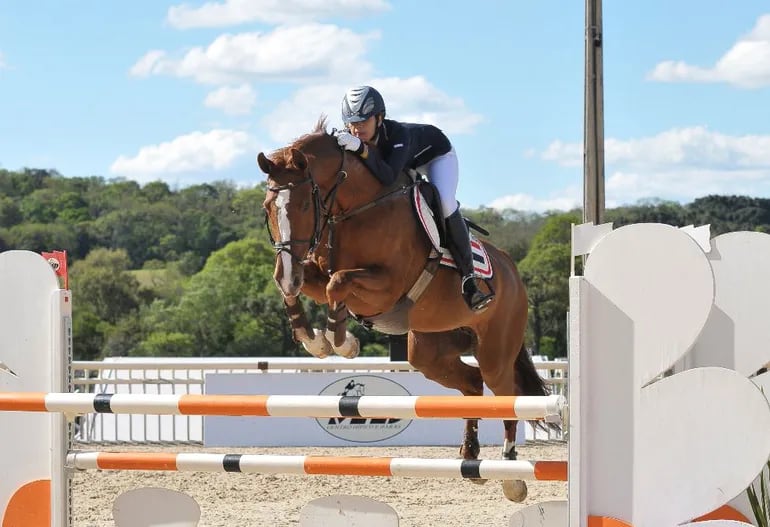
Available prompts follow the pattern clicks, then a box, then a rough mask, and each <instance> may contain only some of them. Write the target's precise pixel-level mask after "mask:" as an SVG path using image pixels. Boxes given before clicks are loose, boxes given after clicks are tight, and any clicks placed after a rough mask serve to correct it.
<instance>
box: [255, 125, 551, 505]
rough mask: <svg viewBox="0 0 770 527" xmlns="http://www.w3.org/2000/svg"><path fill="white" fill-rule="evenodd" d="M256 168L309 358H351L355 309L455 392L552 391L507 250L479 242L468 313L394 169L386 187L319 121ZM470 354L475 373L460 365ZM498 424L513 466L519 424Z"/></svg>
mask: <svg viewBox="0 0 770 527" xmlns="http://www.w3.org/2000/svg"><path fill="white" fill-rule="evenodd" d="M257 163H258V165H259V167H260V169H261V170H262V172H264V173H265V174H266V176H267V187H266V188H267V191H266V197H265V201H264V203H263V208H264V212H265V216H266V224H267V229H268V232H269V233H270V237H271V239H272V241H273V244H274V247H275V250H276V263H275V272H274V276H273V278H274V279H275V282H276V284H277V286H278V288H279V290H280V292H281V293H282V295H283V297H284V303H285V306H286V310H287V314H288V316H289V319H290V322H291V325H292V331H293V335H294V338H295V340H296V341H297V342H301V343H302V344H303V346H304V347H305V349H306V350H307V351H308V352H309V353H311V354H313V355H315V356H318V357H325V356H326V355H328V354H330V353H337V354H339V355H342V356H343V357H348V358H351V357H354V356H356V355H357V354H358V341H357V339H356V338H355V337H354V336H353V335H352V334H351V333H350V332H348V331H347V330H346V325H345V321H346V320H347V317H348V315H349V314H352V315H353V316H354V317H356V318H359V319H363V320H365V321H370V322H371V321H373V322H374V329H378V326H377V322H380V323H382V324H381V327H382V328H384V329H383V330H384V331H385V332H392V333H401V334H403V333H406V332H408V337H407V356H408V361H409V363H410V364H411V365H412V366H413V367H414V368H415V369H416V370H418V371H420V372H422V374H423V375H424V376H425V377H426V378H427V379H429V380H432V381H435V382H437V383H439V384H441V385H442V386H445V387H448V388H451V389H457V390H459V391H460V392H461V393H462V394H463V395H470V396H477V395H483V394H484V384H486V385H487V387H488V388H489V389H490V390H491V392H492V393H494V394H495V395H546V394H547V393H548V390H547V388H546V386H545V384H544V381H543V379H542V378H541V377H540V375H539V374H538V373H537V371H536V369H535V366H534V364H533V362H532V359H531V357H530V355H529V353H528V352H527V350H526V348H525V347H524V332H525V329H526V324H527V311H528V299H527V292H526V288H525V286H524V284H523V283H522V280H521V277H520V275H519V273H518V270H517V268H516V265H515V264H514V262H513V260H512V259H511V258H510V256H508V254H506V253H505V252H504V251H502V250H500V249H498V248H496V247H495V246H494V245H493V244H491V243H489V242H488V241H484V242H483V245H484V249H485V250H486V252H487V254H488V257H489V259H490V261H491V265H492V268H493V270H494V273H493V275H492V277H491V278H490V279H489V286H490V287H491V288H493V290H494V291H495V293H496V296H495V299H494V300H493V301H492V302H491V303H490V304H489V306H488V307H487V308H486V309H485V310H483V311H481V312H477V311H471V310H470V309H469V308H468V306H467V305H466V303H465V301H464V300H463V298H462V296H461V294H460V279H461V278H460V275H459V273H458V272H457V271H456V270H454V269H451V268H447V267H439V266H438V263H437V261H438V259H437V258H436V253H435V248H434V247H433V244H432V242H431V240H430V237H429V235H428V234H426V232H425V229H424V228H423V227H422V226H421V225H420V224H419V223H418V219H417V215H416V214H415V213H414V209H413V207H414V206H413V203H412V199H413V198H412V189H413V187H414V185H415V182H414V180H412V179H410V178H409V177H407V176H406V175H403V174H402V175H401V177H400V178H399V180H398V181H397V182H396V183H395V184H394V185H391V186H389V187H385V186H383V185H382V184H381V183H380V182H379V181H378V180H377V179H376V178H375V177H374V176H373V175H372V174H371V172H370V171H369V169H368V168H367V167H366V165H365V164H364V163H363V162H362V160H361V159H360V158H359V157H358V156H357V155H355V154H351V153H349V152H348V153H346V152H345V150H343V149H341V148H340V147H339V145H338V144H337V141H336V138H335V136H334V134H333V133H329V132H328V131H327V125H326V120H325V118H324V117H321V118H320V119H319V120H318V122H317V124H316V126H315V128H314V129H313V130H312V131H311V132H309V133H307V134H305V135H302V136H301V137H299V138H298V139H296V140H295V141H294V142H293V143H292V144H290V145H288V146H286V147H284V148H280V149H278V150H275V151H274V152H272V153H271V154H270V156H269V157H268V156H266V155H265V154H264V153H263V152H260V153H259V155H258V156H257ZM439 217H441V216H440V215H439ZM301 294H302V295H305V296H307V297H310V298H311V299H312V300H314V301H315V302H316V303H318V304H319V305H323V304H328V312H329V321H328V326H327V329H326V330H322V329H314V328H312V327H311V325H310V324H309V323H308V320H307V317H306V316H305V313H304V311H303V308H302V304H301V302H300V301H299V296H300V295H301ZM394 313H395V315H393V314H394ZM394 320H395V321H396V322H394ZM399 321H400V322H401V327H400V329H399V323H398V322H399ZM394 328H395V329H394ZM389 330H391V331H389ZM469 352H470V353H472V354H473V355H474V356H475V358H476V360H477V363H478V367H476V366H474V365H471V364H468V363H467V362H465V361H463V360H462V358H461V357H462V356H463V355H464V354H467V353H469ZM503 429H504V430H503V431H504V435H503V452H502V455H503V457H504V458H505V459H516V449H515V443H516V421H514V420H504V421H503ZM479 452H480V446H479V441H478V419H468V420H466V423H465V430H464V436H463V442H462V444H461V447H460V455H461V456H462V458H463V459H465V460H475V459H478V455H479ZM472 481H475V482H478V483H483V482H484V480H472ZM503 490H504V493H505V495H506V497H507V498H508V499H509V500H512V501H523V500H524V499H525V497H526V495H527V486H526V483H525V482H524V481H520V480H517V481H508V482H503Z"/></svg>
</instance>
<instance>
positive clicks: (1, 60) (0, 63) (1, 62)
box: [0, 51, 8, 70]
mask: <svg viewBox="0 0 770 527" xmlns="http://www.w3.org/2000/svg"><path fill="white" fill-rule="evenodd" d="M7 67H8V65H7V64H6V63H5V55H3V52H2V51H0V70H3V69H5V68H7Z"/></svg>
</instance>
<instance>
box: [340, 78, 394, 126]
mask: <svg viewBox="0 0 770 527" xmlns="http://www.w3.org/2000/svg"><path fill="white" fill-rule="evenodd" d="M379 113H382V114H385V101H384V100H383V99H382V95H380V92H378V91H377V90H375V89H374V88H372V87H371V86H357V87H355V88H351V89H349V90H348V91H347V93H346V94H345V97H343V98H342V121H343V122H344V123H345V124H346V125H347V124H350V123H359V122H361V121H366V120H367V119H368V118H369V117H371V116H372V115H377V114H379Z"/></svg>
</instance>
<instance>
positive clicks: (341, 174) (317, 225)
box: [265, 149, 348, 265]
mask: <svg viewBox="0 0 770 527" xmlns="http://www.w3.org/2000/svg"><path fill="white" fill-rule="evenodd" d="M344 166H345V150H344V149H343V150H342V161H341V162H340V167H339V168H338V169H337V176H336V181H335V182H334V185H333V186H332V188H331V190H329V192H328V194H326V196H324V197H323V198H322V197H321V188H320V187H319V186H318V183H316V182H315V179H314V178H313V173H312V172H311V171H310V167H307V168H306V169H305V174H304V176H305V177H304V179H302V180H301V181H298V182H291V183H287V184H285V185H278V186H275V187H267V191H268V192H274V193H276V194H277V193H278V192H280V191H282V190H288V191H289V192H291V191H292V190H294V189H296V188H298V187H301V186H302V185H305V184H306V183H308V184H310V187H311V190H310V192H311V194H312V196H313V234H312V235H311V237H310V238H309V239H307V240H295V239H289V240H286V241H276V240H275V238H273V233H272V232H271V231H270V223H269V220H268V213H267V209H265V227H266V229H267V235H268V237H269V238H270V243H272V244H273V248H274V249H275V252H276V253H277V254H280V253H282V252H286V253H288V254H289V256H291V259H292V260H293V261H294V262H295V263H298V264H300V265H302V264H304V263H306V262H307V261H309V260H310V257H311V255H312V254H313V252H314V251H315V249H316V247H318V244H319V243H320V242H321V236H322V235H323V231H324V224H326V223H329V220H330V219H331V218H333V215H332V211H331V204H332V203H334V200H335V199H336V197H337V190H338V189H339V186H340V185H341V184H342V182H343V181H345V179H347V177H348V173H347V172H345V170H343V167H344ZM303 244H307V246H308V249H307V251H305V254H304V256H303V257H302V258H299V257H297V256H295V255H294V252H293V251H292V247H293V246H295V245H303Z"/></svg>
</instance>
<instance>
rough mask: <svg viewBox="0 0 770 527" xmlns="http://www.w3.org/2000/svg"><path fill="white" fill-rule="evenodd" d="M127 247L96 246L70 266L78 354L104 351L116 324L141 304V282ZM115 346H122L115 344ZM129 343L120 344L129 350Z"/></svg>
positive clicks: (84, 355) (93, 354)
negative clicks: (134, 272) (114, 248)
mask: <svg viewBox="0 0 770 527" xmlns="http://www.w3.org/2000/svg"><path fill="white" fill-rule="evenodd" d="M129 266H130V262H129V259H128V255H127V254H126V252H125V251H124V250H117V251H111V250H109V249H96V250H94V251H92V252H91V253H90V254H89V255H88V256H87V257H86V258H85V259H84V260H81V261H78V262H75V263H74V264H73V265H72V267H71V269H70V273H69V274H70V284H71V288H72V298H73V304H74V305H75V306H76V307H75V308H73V311H72V312H73V317H72V318H73V343H74V346H75V358H76V359H83V358H96V357H100V356H102V355H103V353H104V351H105V348H106V344H107V343H108V341H109V339H110V338H111V337H113V336H114V334H115V330H116V328H117V327H118V326H119V325H120V324H121V321H123V322H122V323H123V324H125V323H126V320H127V319H128V317H131V316H134V315H135V314H136V310H137V309H138V307H139V305H140V304H139V284H138V282H137V281H136V278H134V277H133V275H131V274H130V273H129V272H128V269H129ZM113 347H114V348H117V347H118V346H117V345H116V344H113ZM125 348H126V346H119V349H122V350H125Z"/></svg>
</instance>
